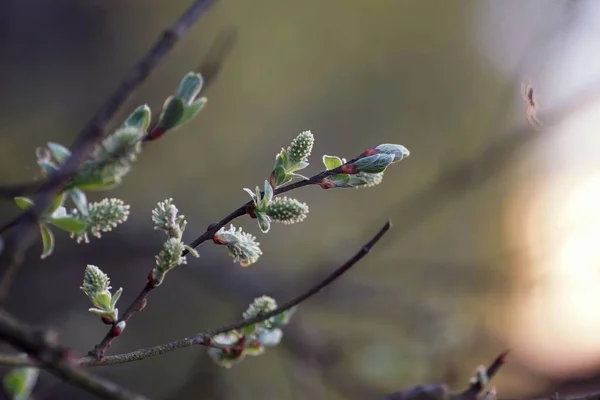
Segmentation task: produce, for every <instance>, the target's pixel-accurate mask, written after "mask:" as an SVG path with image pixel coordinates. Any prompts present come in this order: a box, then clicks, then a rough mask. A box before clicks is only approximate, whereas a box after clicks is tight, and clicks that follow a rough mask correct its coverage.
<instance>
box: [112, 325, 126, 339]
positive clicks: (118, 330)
mask: <svg viewBox="0 0 600 400" xmlns="http://www.w3.org/2000/svg"><path fill="white" fill-rule="evenodd" d="M121 333H123V329H121V328H120V327H118V326H116V325H115V326H113V327H112V329H111V330H110V336H112V337H118V336H121Z"/></svg>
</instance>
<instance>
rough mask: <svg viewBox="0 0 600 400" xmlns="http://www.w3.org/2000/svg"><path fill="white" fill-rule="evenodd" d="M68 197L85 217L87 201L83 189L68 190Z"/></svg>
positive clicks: (86, 214)
mask: <svg viewBox="0 0 600 400" xmlns="http://www.w3.org/2000/svg"><path fill="white" fill-rule="evenodd" d="M69 197H70V198H71V201H72V202H73V204H75V207H76V208H77V210H79V212H80V213H81V215H83V216H86V217H87V216H88V215H89V210H88V201H87V196H86V195H85V193H84V192H83V190H81V189H78V188H73V189H71V190H70V191H69Z"/></svg>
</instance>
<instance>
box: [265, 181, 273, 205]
mask: <svg viewBox="0 0 600 400" xmlns="http://www.w3.org/2000/svg"><path fill="white" fill-rule="evenodd" d="M271 200H273V187H272V186H271V184H270V183H269V181H267V180H265V194H264V196H263V201H264V202H265V203H270V202H271Z"/></svg>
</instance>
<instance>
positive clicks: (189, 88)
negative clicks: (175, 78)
mask: <svg viewBox="0 0 600 400" xmlns="http://www.w3.org/2000/svg"><path fill="white" fill-rule="evenodd" d="M203 85H204V79H202V75H200V74H197V73H195V72H188V73H187V74H186V76H184V77H183V79H182V80H181V82H180V83H179V87H178V88H177V91H176V92H175V97H177V98H179V99H181V100H183V102H184V104H185V105H190V104H191V103H192V101H194V99H195V98H196V96H198V93H200V91H201V90H202V86H203Z"/></svg>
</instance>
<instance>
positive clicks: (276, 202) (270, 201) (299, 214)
mask: <svg viewBox="0 0 600 400" xmlns="http://www.w3.org/2000/svg"><path fill="white" fill-rule="evenodd" d="M244 190H245V191H246V192H247V193H248V194H250V196H251V197H252V202H253V205H254V207H253V208H252V209H250V210H249V214H250V216H251V217H252V218H256V220H257V221H258V226H259V227H260V230H261V231H262V232H263V233H267V232H269V230H270V229H271V222H278V223H282V224H294V223H297V222H302V221H304V219H305V218H306V216H307V215H308V205H306V203H301V202H299V201H298V200H296V199H290V198H288V197H276V198H274V197H273V187H272V186H271V183H269V181H265V188H264V191H263V192H262V193H261V191H260V188H259V187H258V186H257V187H256V189H255V191H254V192H253V191H252V190H250V189H247V188H245V189H244Z"/></svg>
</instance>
